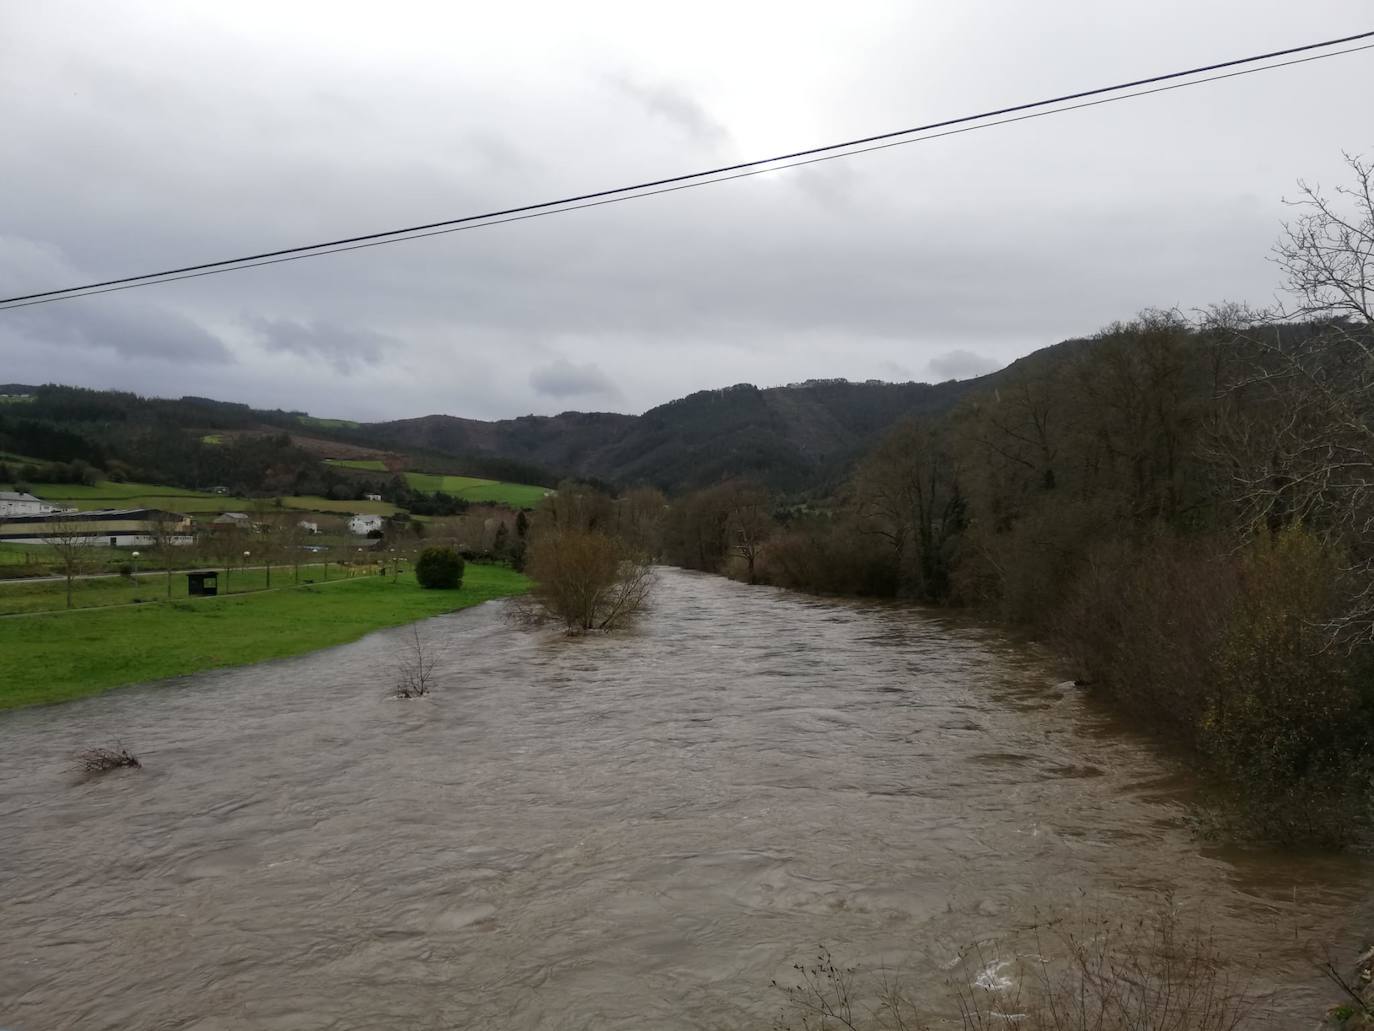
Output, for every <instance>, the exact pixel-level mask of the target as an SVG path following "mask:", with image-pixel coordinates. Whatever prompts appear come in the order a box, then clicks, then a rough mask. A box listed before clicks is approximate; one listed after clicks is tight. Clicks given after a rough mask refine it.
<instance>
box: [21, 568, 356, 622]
mask: <svg viewBox="0 0 1374 1031" xmlns="http://www.w3.org/2000/svg"><path fill="white" fill-rule="evenodd" d="M128 560H129V556H128V555H127V554H125V555H124V556H123V561H125V562H127V561H128ZM201 568H204V569H215V568H219V569H220V570H221V571H220V576H219V590H220V593H221V594H226V593H227V594H245V593H248V592H250V591H261V590H262V589H263V588H265V587H266V586H267V570H266V569H241V570H231V571H230V572H229V575H228V576H227V577H226V576H225V575H224V572H223V567H222V566H221V567H216V566H215V565H213V564H207V565H205V566H202V567H201ZM368 568H371V569H375V568H376V567H375V566H369V567H368ZM351 569H354V567H349V566H343V565H340V564H339V563H338V562H334V561H331V562H330V563H329V568H328V570H327V574H328V578H329V579H330V580H345V579H348V578H349V576H350V570H351ZM295 576H296V571H295V570H294V569H293V568H292V567H291V566H289V565H286V566H282V565H275V564H274V565H273V567H272V586H273V587H287V586H290V585H291V584H293V583H294V582H295ZM325 576H326V570H325V567H324V566H323V565H322V564H320V563H311V564H309V565H306V564H304V563H303V564H302V565H301V567H300V578H301V581H302V582H304V581H306V580H316V581H323V580H324V579H325ZM167 579H168V577H167V574H166V573H140V574H138V576H136V577H122V576H107V577H102V578H101V579H98V580H97V579H92V580H73V581H72V607H73V608H78V609H84V608H94V607H98V606H101V605H133V604H138V603H140V602H159V601H166V600H167ZM171 581H172V600H174V601H176V600H184V599H185V598H186V597H187V593H186V574H185V573H175V572H174V573H173V574H172V576H171ZM66 607H67V584H66V581H65V580H39V581H33V580H0V616H8V615H12V614H14V613H19V612H56V611H59V610H64V609H66Z"/></svg>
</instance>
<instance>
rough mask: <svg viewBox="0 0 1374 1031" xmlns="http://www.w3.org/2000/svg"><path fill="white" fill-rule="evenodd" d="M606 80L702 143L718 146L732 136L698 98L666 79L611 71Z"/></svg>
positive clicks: (651, 112)
mask: <svg viewBox="0 0 1374 1031" xmlns="http://www.w3.org/2000/svg"><path fill="white" fill-rule="evenodd" d="M607 81H608V82H610V84H611V85H612V86H614V87H615V88H616V89H617V90H619V91H620V92H621V93H623V94H625V96H627V97H629V98H630V99H631V100H634V101H635V102H637V103H638V104H640V105H642V106H643V108H644V110H646V111H648V112H649V113H650V114H652V115H655V116H657V117H659V118H662V119H663V120H664V121H666V122H668V123H669V124H670V125H673V126H676V127H677V128H678V129H681V130H682V131H683V132H685V133H686V134H687V135H688V137H690V138H691V139H693V140H696V141H697V142H699V143H705V144H709V145H712V146H715V145H718V144H721V143H724V142H726V141H727V140H729V138H730V133H729V131H728V130H726V128H725V126H723V125H721V123H720V122H718V121H716V120H715V119H714V118H712V117H711V115H710V114H709V113H708V112H707V111H706V109H705V108H704V107H702V106H701V105H700V104H699V103H697V101H695V100H693V99H692V98H691V97H690V96H689V95H688V94H686V93H684V92H683V91H682V90H680V89H677V88H676V87H673V86H670V85H668V84H667V83H664V82H654V83H650V82H644V81H641V80H639V79H636V78H635V77H633V76H631V75H627V74H624V73H621V74H616V75H609V76H607Z"/></svg>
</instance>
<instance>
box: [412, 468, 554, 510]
mask: <svg viewBox="0 0 1374 1031" xmlns="http://www.w3.org/2000/svg"><path fill="white" fill-rule="evenodd" d="M406 482H407V483H409V484H410V486H411V489H412V490H419V491H424V492H425V493H427V494H433V493H435V492H437V491H443V492H444V493H445V494H452V495H453V496H454V497H458V498H462V499H463V500H465V501H489V502H494V503H504V504H507V505H510V506H511V507H512V508H533V507H534V506H535V505H537V504H539V502H540V500H541V499H542V498H543V497H544V494H545V492H546V491H547V490H548V488H547V487H537V486H534V485H533V484H529V483H501V482H500V481H497V480H483V479H479V478H478V477H476V476H441V475H438V474H436V473H406Z"/></svg>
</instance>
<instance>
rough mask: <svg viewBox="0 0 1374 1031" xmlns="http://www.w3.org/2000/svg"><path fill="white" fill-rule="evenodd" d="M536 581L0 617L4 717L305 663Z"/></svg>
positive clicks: (473, 570)
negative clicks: (126, 690)
mask: <svg viewBox="0 0 1374 1031" xmlns="http://www.w3.org/2000/svg"><path fill="white" fill-rule="evenodd" d="M528 583H529V581H528V580H526V579H525V577H523V576H521V575H520V574H519V573H516V572H513V571H512V570H510V569H507V568H505V567H503V566H482V565H475V564H474V565H469V566H468V567H467V571H466V575H465V576H464V580H463V586H462V587H461V588H460V589H458V590H456V591H427V590H423V589H422V588H421V587H420V586H419V585H418V584H417V583H416V582H415V578H414V576H413V574H410V573H403V574H401V575H400V576H399V577H395V578H392V577H383V576H368V577H358V578H355V579H352V580H342V581H335V582H331V583H319V584H314V585H308V586H302V587H291V588H283V589H276V590H271V591H260V592H257V593H252V594H242V595H229V596H220V597H214V598H196V599H191V600H183V601H172V602H165V601H159V602H152V603H145V604H140V605H129V606H120V607H113V608H93V609H73V610H70V611H59V612H51V613H37V614H32V615H17V616H11V617H6V618H4V619H0V655H4V657H5V665H6V676H5V677H4V680H3V685H2V686H0V709H9V708H16V707H21V706H28V705H44V704H49V703H52V702H63V701H69V700H71V699H74V698H81V697H84V696H87V695H91V694H98V693H100V692H103V691H108V690H110V689H112V688H116V687H120V686H123V685H126V684H135V683H142V682H145V681H150V680H163V679H166V678H169V677H183V676H188V675H190V674H194V673H198V672H200V671H202V670H207V669H218V668H223V667H228V666H242V665H246V664H249V663H254V662H261V661H264V660H267V659H278V658H284V657H286V656H291V655H300V654H302V653H305V652H310V651H315V650H317V649H320V648H328V647H330V646H332V645H337V644H343V643H345V642H348V641H353V640H357V639H358V638H359V637H362V636H363V635H364V634H366V633H369V632H370V631H373V630H377V629H381V628H383V627H390V626H397V625H400V624H403V623H411V622H414V621H415V620H417V619H425V618H427V617H430V616H436V615H440V614H442V613H445V612H453V611H456V610H459V609H464V608H468V607H470V606H472V605H477V604H480V603H481V602H484V601H489V600H491V599H493V598H500V597H505V596H508V595H512V594H518V593H520V592H522V591H524V590H525V589H526V588H527V587H528Z"/></svg>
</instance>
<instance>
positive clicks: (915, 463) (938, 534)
mask: <svg viewBox="0 0 1374 1031" xmlns="http://www.w3.org/2000/svg"><path fill="white" fill-rule="evenodd" d="M854 490H855V500H856V501H857V506H858V510H859V513H860V518H861V526H862V528H863V530H864V532H867V533H870V534H874V535H876V536H878V537H880V538H882V539H883V540H884V541H886V542H887V544H888V546H889V547H890V548H891V549H892V554H893V560H894V562H895V564H896V568H897V575H898V577H899V582H903V583H906V584H907V585H908V588H909V589H910V590H911V591H914V593H916V594H920V595H923V596H926V597H938V596H940V595H941V594H942V593H943V590H944V587H945V582H946V580H947V578H948V563H947V556H946V555H945V546H946V543H947V542H948V541H949V539H950V538H951V537H953V536H954V535H955V534H956V533H957V532H958V530H959V529H960V527H961V526H962V525H963V498H962V495H961V494H960V492H959V485H958V481H957V479H956V476H955V468H954V459H953V457H952V456H951V455H950V453H949V451H948V449H947V448H946V447H945V443H944V441H943V440H942V439H941V436H940V434H939V432H938V431H937V430H935V429H934V428H933V427H932V426H931V425H929V424H927V423H924V422H921V421H918V420H910V421H908V422H905V423H902V424H901V425H900V426H898V427H897V428H896V429H895V430H893V431H892V432H891V433H889V434H888V435H887V436H886V437H885V438H884V439H883V441H882V442H881V443H880V444H879V445H878V446H877V447H876V448H875V449H874V450H873V451H872V453H871V454H870V455H869V456H868V458H867V459H865V461H864V463H863V465H861V466H860V467H859V472H858V474H857V476H856V477H855V480H854Z"/></svg>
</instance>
